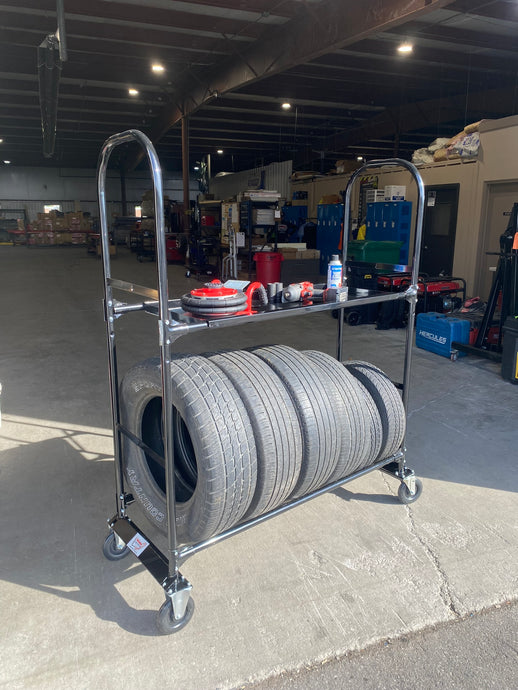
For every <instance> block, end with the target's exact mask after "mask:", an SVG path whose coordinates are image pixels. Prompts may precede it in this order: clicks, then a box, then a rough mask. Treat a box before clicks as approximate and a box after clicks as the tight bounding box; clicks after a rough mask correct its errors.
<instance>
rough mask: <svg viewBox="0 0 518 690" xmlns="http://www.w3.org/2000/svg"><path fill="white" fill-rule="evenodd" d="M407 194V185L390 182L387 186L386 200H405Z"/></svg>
mask: <svg viewBox="0 0 518 690" xmlns="http://www.w3.org/2000/svg"><path fill="white" fill-rule="evenodd" d="M405 195H406V186H405V185H397V184H388V185H386V187H385V201H404V200H405Z"/></svg>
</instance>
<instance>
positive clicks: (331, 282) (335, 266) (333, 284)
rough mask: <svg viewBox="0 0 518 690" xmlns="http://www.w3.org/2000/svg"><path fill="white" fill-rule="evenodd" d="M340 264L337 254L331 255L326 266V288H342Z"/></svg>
mask: <svg viewBox="0 0 518 690" xmlns="http://www.w3.org/2000/svg"><path fill="white" fill-rule="evenodd" d="M342 269H343V267H342V262H341V261H340V258H339V256H338V254H333V256H332V257H331V261H330V262H329V263H328V264H327V287H328V288H339V287H342V278H343V276H342Z"/></svg>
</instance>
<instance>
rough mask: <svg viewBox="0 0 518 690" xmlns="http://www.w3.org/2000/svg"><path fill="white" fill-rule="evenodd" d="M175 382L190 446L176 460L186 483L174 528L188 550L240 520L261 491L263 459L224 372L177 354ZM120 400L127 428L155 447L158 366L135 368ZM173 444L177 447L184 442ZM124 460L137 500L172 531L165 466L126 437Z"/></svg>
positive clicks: (180, 488)
mask: <svg viewBox="0 0 518 690" xmlns="http://www.w3.org/2000/svg"><path fill="white" fill-rule="evenodd" d="M170 376H171V378H172V402H173V406H174V408H175V410H176V412H175V414H177V415H179V417H180V418H181V424H183V425H184V426H183V431H182V433H183V434H184V439H183V441H182V442H183V443H184V444H187V445H186V450H185V451H182V454H180V453H179V454H178V458H176V457H175V477H176V479H177V480H178V475H179V474H180V475H181V480H182V481H181V482H180V481H176V482H175V484H176V486H175V494H176V500H177V503H176V527H177V536H178V540H179V542H180V543H185V544H188V543H195V542H197V541H202V540H205V539H208V538H210V537H211V536H213V535H215V534H219V533H220V532H223V531H224V530H226V529H228V528H229V527H231V526H233V525H235V524H236V523H237V522H239V521H240V520H241V518H242V517H243V515H244V514H245V512H246V511H247V510H248V507H249V505H250V502H251V500H252V497H253V494H254V491H255V486H256V481H257V457H256V450H255V441H254V433H253V429H252V425H251V423H250V419H249V417H248V413H247V411H246V408H245V406H244V405H243V403H242V401H241V399H240V397H239V395H238V393H237V391H236V389H235V388H234V386H233V384H232V382H231V381H230V379H229V378H228V377H227V376H226V375H225V374H224V373H223V372H222V371H221V370H220V369H219V367H217V366H216V365H215V364H213V363H212V362H210V361H209V360H207V359H206V358H204V357H201V356H197V355H186V356H178V357H175V358H174V359H173V361H172V362H171V366H170ZM120 399H121V419H122V424H123V426H125V427H126V428H127V429H128V430H129V431H130V432H132V433H133V434H135V436H137V437H139V438H141V439H142V440H144V442H146V440H147V439H148V435H151V436H153V435H154V438H155V441H156V439H157V435H158V436H159V435H160V433H161V432H160V429H161V421H160V418H161V405H162V400H161V375H160V360H159V359H151V360H147V361H145V362H142V363H141V364H138V365H137V366H135V367H133V368H132V369H130V370H129V371H128V372H127V374H126V375H125V376H124V379H123V381H122V384H121V395H120ZM179 423H180V421H179V420H177V421H176V422H175V426H176V429H177V430H178V426H177V424H179ZM150 428H151V429H152V432H150ZM159 440H160V443H161V439H159ZM175 445H176V447H177V448H178V438H177V439H176V443H175ZM152 449H153V450H155V448H152ZM157 452H158V451H157ZM122 458H123V465H124V472H125V475H126V477H127V479H128V482H129V484H130V485H131V487H132V494H133V495H134V496H135V499H136V500H138V501H139V502H140V504H141V506H142V508H143V509H144V514H145V515H146V517H147V518H148V519H149V520H150V521H151V522H152V523H153V524H154V525H156V526H157V527H158V529H159V530H160V531H161V532H163V533H166V532H167V520H166V503H165V470H164V467H163V464H161V463H159V462H157V461H156V459H155V458H153V457H152V456H151V455H150V454H149V453H145V452H144V450H143V449H141V448H140V447H139V446H137V445H136V444H134V443H133V442H131V441H130V440H129V439H126V438H123V446H122Z"/></svg>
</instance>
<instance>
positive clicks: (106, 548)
mask: <svg viewBox="0 0 518 690" xmlns="http://www.w3.org/2000/svg"><path fill="white" fill-rule="evenodd" d="M129 552H130V550H129V548H128V547H127V546H126V544H124V545H123V546H122V547H119V546H117V540H116V539H115V533H114V532H110V534H109V535H108V536H107V537H106V539H105V541H104V544H103V554H104V556H105V558H107V559H108V560H109V561H120V560H121V559H122V558H125V557H126V556H127V555H128V554H129Z"/></svg>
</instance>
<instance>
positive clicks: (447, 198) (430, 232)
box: [419, 184, 460, 276]
mask: <svg viewBox="0 0 518 690" xmlns="http://www.w3.org/2000/svg"><path fill="white" fill-rule="evenodd" d="M459 187H460V185H458V184H441V185H434V186H427V187H425V209H424V221H423V241H422V249H421V261H420V264H419V266H420V270H421V272H422V273H427V274H428V275H429V276H438V275H440V274H442V275H451V274H452V271H453V254H454V251H455V233H456V231H457V210H458V207H459Z"/></svg>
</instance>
